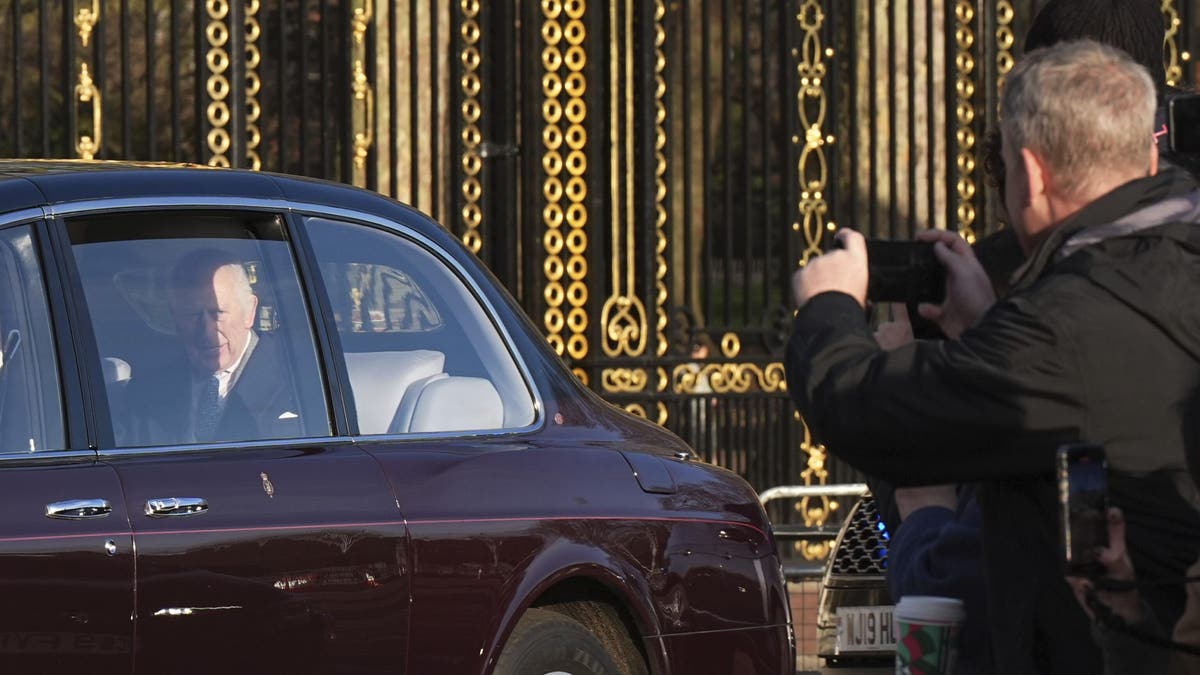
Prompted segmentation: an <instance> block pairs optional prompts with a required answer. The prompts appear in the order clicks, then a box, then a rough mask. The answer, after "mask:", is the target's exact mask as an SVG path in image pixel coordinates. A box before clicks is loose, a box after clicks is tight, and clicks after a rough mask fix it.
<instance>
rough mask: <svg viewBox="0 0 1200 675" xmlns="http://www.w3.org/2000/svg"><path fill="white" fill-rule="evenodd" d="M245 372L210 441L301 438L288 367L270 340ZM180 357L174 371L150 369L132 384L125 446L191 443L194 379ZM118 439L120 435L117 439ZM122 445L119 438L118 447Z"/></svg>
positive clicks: (265, 339)
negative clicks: (128, 427) (130, 413)
mask: <svg viewBox="0 0 1200 675" xmlns="http://www.w3.org/2000/svg"><path fill="white" fill-rule="evenodd" d="M247 359H248V360H247V361H246V365H245V368H243V369H242V372H241V375H240V376H239V377H238V379H237V381H236V382H235V383H234V385H233V388H232V389H230V391H229V395H228V396H227V397H226V399H225V406H224V410H223V411H222V413H221V418H220V421H219V422H218V423H217V429H216V432H215V434H214V436H215V438H214V439H213V440H214V441H251V440H265V439H275V438H296V437H299V436H302V435H303V427H302V425H301V422H302V418H301V417H300V412H301V411H300V409H299V408H298V407H297V398H296V396H295V394H294V392H293V390H292V387H291V378H290V377H288V376H287V373H288V372H289V369H288V366H287V364H286V363H285V361H284V355H283V353H282V352H281V350H280V345H279V343H278V341H277V340H276V339H275V337H274V336H272V335H263V336H261V337H260V338H259V339H258V342H257V344H256V345H255V347H254V349H253V351H251V352H250V353H249V355H248V356H247ZM186 363H187V361H186V359H185V358H184V357H183V356H182V355H180V356H179V357H178V358H177V359H176V360H175V361H174V367H164V368H152V369H148V370H149V372H148V373H147V374H146V375H145V376H144V377H139V376H138V374H137V373H135V374H134V377H133V379H132V381H131V382H130V401H131V408H132V417H133V423H132V425H131V434H130V438H129V439H128V441H130V442H127V443H125V444H133V445H176V444H184V443H194V442H195V439H194V438H192V437H191V436H190V431H189V430H190V429H191V428H192V423H191V414H192V408H193V404H192V380H191V378H192V375H191V372H190V370H189V369H188V368H187V366H186ZM118 436H120V434H118ZM121 440H122V439H121V438H119V437H118V441H119V442H120V441H121Z"/></svg>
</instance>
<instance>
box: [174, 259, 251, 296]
mask: <svg viewBox="0 0 1200 675" xmlns="http://www.w3.org/2000/svg"><path fill="white" fill-rule="evenodd" d="M222 269H228V270H230V271H231V272H233V275H234V280H233V285H234V291H235V293H236V294H237V300H238V303H239V304H240V305H241V306H242V309H244V310H246V311H247V312H249V311H250V310H251V309H252V308H253V307H254V289H253V288H252V287H251V286H250V275H249V274H247V273H246V267H245V265H243V264H242V262H241V260H239V259H238V258H236V257H235V256H234V255H233V254H231V253H229V252H227V251H222V250H219V249H212V248H206V249H199V250H197V251H192V252H191V253H190V254H188V255H187V256H185V257H184V258H183V259H182V260H180V262H179V264H178V265H177V266H176V267H175V269H174V270H172V272H171V286H172V288H174V289H176V290H186V289H191V288H197V287H203V286H206V285H209V284H211V283H212V280H213V277H214V276H215V275H216V273H217V272H218V271H220V270H222Z"/></svg>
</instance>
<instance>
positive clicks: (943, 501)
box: [895, 485, 958, 520]
mask: <svg viewBox="0 0 1200 675" xmlns="http://www.w3.org/2000/svg"><path fill="white" fill-rule="evenodd" d="M895 495H896V509H897V510H898V511H900V519H901V520H904V519H905V518H907V517H908V514H910V513H912V512H913V511H916V510H917V509H923V508H925V507H926V506H941V507H944V508H947V509H950V510H951V511H953V510H954V509H955V508H957V506H958V489H957V488H956V487H955V486H953V485H928V486H925V487H907V488H896V491H895Z"/></svg>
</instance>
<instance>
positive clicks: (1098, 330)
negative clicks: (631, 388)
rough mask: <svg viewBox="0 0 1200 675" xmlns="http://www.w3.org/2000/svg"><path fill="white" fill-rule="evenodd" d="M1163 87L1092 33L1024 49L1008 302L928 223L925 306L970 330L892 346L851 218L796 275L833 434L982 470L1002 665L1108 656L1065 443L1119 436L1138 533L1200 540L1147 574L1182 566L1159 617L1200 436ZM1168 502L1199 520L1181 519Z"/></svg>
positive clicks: (1008, 154)
mask: <svg viewBox="0 0 1200 675" xmlns="http://www.w3.org/2000/svg"><path fill="white" fill-rule="evenodd" d="M1155 103H1156V102H1155V90H1154V83H1153V82H1152V80H1151V78H1150V76H1149V75H1148V73H1147V72H1146V71H1145V69H1144V68H1142V67H1141V66H1139V65H1137V64H1136V63H1135V62H1134V61H1133V60H1132V59H1130V58H1129V57H1128V56H1127V55H1126V54H1124V53H1123V52H1119V51H1117V50H1114V49H1112V48H1108V47H1104V46H1101V45H1099V44H1097V43H1094V42H1089V41H1082V42H1073V43H1066V44H1062V45H1059V46H1056V47H1053V48H1049V49H1045V50H1039V51H1035V52H1032V53H1030V54H1028V55H1026V56H1025V57H1024V58H1023V59H1022V60H1021V62H1019V63H1018V65H1017V66H1016V68H1014V70H1013V71H1012V73H1011V74H1010V75H1009V77H1008V79H1007V81H1006V84H1005V90H1004V94H1003V99H1002V104H1001V128H1002V135H1003V155H1004V160H1005V166H1006V176H1005V178H1006V185H1007V190H1006V207H1007V212H1008V215H1009V217H1010V219H1011V225H1012V227H1013V228H1014V232H1015V233H1016V235H1017V238H1018V241H1019V243H1020V245H1021V247H1022V249H1023V250H1024V251H1025V252H1026V254H1027V255H1028V258H1029V260H1028V262H1027V263H1026V265H1025V267H1024V268H1023V270H1022V272H1021V273H1020V275H1019V276H1018V278H1017V280H1016V281H1015V283H1014V285H1013V288H1012V290H1011V293H1010V294H1009V295H1008V296H1007V297H1006V298H1005V299H1003V300H1002V301H1000V302H996V299H995V296H994V294H993V291H992V287H991V284H990V283H989V281H988V278H987V275H986V274H985V273H984V271H983V269H982V268H981V267H980V265H979V263H978V262H977V261H976V259H975V258H974V255H973V254H972V252H971V249H970V247H969V246H967V244H966V242H964V241H962V239H961V238H959V237H958V236H957V235H955V234H952V233H947V232H938V231H932V232H927V233H924V236H925V238H926V239H927V240H928V241H934V242H936V252H937V255H938V258H939V259H940V260H941V262H942V263H943V265H944V266H945V267H946V268H947V280H948V281H947V299H946V301H945V303H944V304H943V305H941V306H938V307H930V308H928V309H927V312H926V313H927V316H928V317H929V318H934V319H936V320H938V321H939V323H940V325H941V327H942V329H943V331H944V332H945V333H946V334H947V335H948V336H950V337H952V338H956V339H954V340H951V341H940V342H927V341H917V342H914V343H911V344H909V345H905V346H903V347H900V348H897V349H895V350H893V351H890V352H885V351H883V350H882V349H881V348H880V347H879V346H878V344H877V343H876V342H875V340H874V339H873V337H872V334H871V331H870V328H869V325H868V323H867V320H866V316H865V313H864V311H863V308H864V305H865V300H866V298H865V296H866V288H867V260H866V248H865V245H864V241H863V238H862V237H861V236H860V235H858V234H857V233H854V232H851V231H849V230H843V231H841V232H839V233H838V235H837V237H838V240H839V242H840V243H841V244H842V249H841V250H836V251H833V252H831V253H828V254H826V255H824V256H821V257H820V258H817V259H816V260H814V261H812V262H810V263H809V264H808V266H807V267H806V268H805V269H803V270H801V271H800V272H798V273H797V274H796V275H795V278H794V280H793V291H794V296H795V300H796V303H797V307H798V313H797V316H796V319H795V324H794V327H793V335H792V340H791V343H790V344H789V347H788V355H787V364H788V365H787V368H788V390H789V392H790V393H791V395H792V397H793V399H794V400H795V402H796V404H797V406H798V408H799V409H800V411H801V412H802V413H803V414H804V415H805V418H806V420H807V421H808V423H809V424H810V426H811V427H812V430H813V432H814V435H815V436H816V437H817V439H818V440H820V441H822V442H824V443H825V444H826V445H827V446H828V448H829V449H830V451H831V452H832V453H834V454H836V455H838V456H840V457H842V458H843V459H845V460H847V461H849V462H850V463H851V464H853V465H854V466H856V467H858V468H859V469H861V470H863V471H864V472H866V473H869V474H873V475H878V476H880V477H882V478H884V479H886V480H889V481H892V482H895V483H897V484H901V485H904V484H908V485H915V484H933V483H947V482H962V481H979V482H980V486H979V494H980V503H981V507H982V512H983V531H984V551H985V574H986V580H987V585H988V605H989V615H990V616H989V625H990V632H991V642H992V645H993V650H992V651H993V658H994V662H995V668H996V671H997V672H1003V673H1038V672H1053V673H1076V672H1078V673H1096V672H1100V670H1101V659H1100V655H1099V652H1098V650H1097V648H1096V646H1095V644H1094V643H1093V641H1092V639H1091V635H1090V626H1089V622H1088V619H1087V617H1086V616H1085V615H1084V613H1083V611H1082V610H1081V609H1080V607H1079V606H1078V604H1077V603H1076V601H1075V598H1074V597H1073V594H1072V591H1071V589H1070V587H1069V586H1068V585H1067V584H1066V582H1065V580H1064V578H1063V574H1062V562H1061V560H1060V555H1059V547H1058V546H1057V518H1056V514H1057V498H1056V491H1055V485H1054V482H1053V479H1052V473H1053V468H1054V455H1055V451H1056V449H1057V448H1058V447H1059V446H1060V445H1061V444H1064V443H1069V442H1075V441H1080V440H1087V441H1092V442H1097V443H1101V444H1104V445H1105V446H1106V447H1107V450H1108V455H1109V461H1110V467H1111V468H1112V472H1111V476H1110V487H1111V498H1112V501H1113V503H1114V504H1115V505H1117V506H1119V507H1121V508H1122V509H1123V510H1124V512H1125V513H1126V515H1127V517H1128V520H1129V530H1130V532H1131V534H1132V532H1133V531H1134V530H1135V529H1140V530H1142V531H1143V532H1145V531H1153V530H1155V528H1174V530H1173V531H1174V532H1175V533H1176V534H1177V536H1176V537H1175V538H1174V539H1175V540H1176V541H1177V542H1178V543H1179V544H1180V545H1185V546H1190V547H1191V548H1190V551H1191V553H1190V556H1191V557H1190V559H1186V558H1187V557H1188V556H1187V555H1181V560H1180V561H1179V562H1180V565H1179V566H1177V567H1178V569H1166V568H1163V569H1157V570H1154V569H1150V568H1149V567H1146V568H1145V570H1144V569H1143V566H1142V565H1140V564H1139V565H1138V571H1139V575H1140V576H1141V578H1143V579H1145V580H1148V581H1155V580H1163V579H1175V584H1176V585H1175V586H1174V587H1172V588H1170V589H1169V590H1170V592H1169V594H1167V595H1164V596H1162V597H1161V598H1160V599H1159V600H1158V601H1157V602H1158V603H1159V605H1160V606H1159V607H1154V608H1153V609H1154V610H1155V611H1156V612H1158V613H1159V615H1160V616H1165V615H1167V614H1169V613H1170V612H1172V611H1174V612H1175V614H1176V615H1177V614H1178V611H1179V608H1180V607H1181V606H1182V598H1183V591H1182V588H1181V586H1180V585H1179V584H1178V580H1177V577H1178V576H1182V574H1181V573H1182V570H1183V568H1185V567H1186V566H1187V565H1188V564H1190V563H1191V562H1192V561H1194V560H1195V550H1196V547H1197V546H1200V525H1198V524H1197V522H1195V521H1196V518H1195V512H1194V511H1193V510H1191V509H1190V506H1189V505H1188V504H1187V503H1186V500H1185V497H1184V496H1182V495H1181V494H1180V490H1179V489H1177V486H1178V485H1181V484H1182V481H1186V482H1187V483H1188V484H1189V485H1190V481H1188V480H1187V478H1186V474H1185V473H1184V472H1185V471H1186V466H1187V457H1188V455H1189V454H1196V453H1200V446H1197V441H1196V439H1195V438H1193V437H1192V436H1191V435H1190V434H1189V433H1188V427H1187V425H1185V423H1184V421H1185V416H1186V415H1187V414H1188V411H1189V410H1190V406H1191V405H1192V402H1193V401H1194V400H1196V396H1197V394H1198V393H1200V389H1198V388H1200V330H1197V327H1198V326H1200V304H1197V303H1196V302H1195V300H1194V299H1195V298H1196V297H1200V275H1198V274H1196V272H1195V270H1198V269H1200V229H1198V228H1196V227H1195V223H1196V222H1197V221H1198V220H1200V191H1197V187H1196V184H1195V183H1194V182H1193V181H1192V179H1191V177H1190V176H1188V175H1186V174H1184V173H1182V172H1178V171H1176V170H1167V171H1163V172H1159V171H1158V168H1159V167H1158V151H1157V148H1156V146H1155V142H1154V137H1153V132H1154V117H1155ZM1181 477H1182V479H1181ZM1164 510H1166V511H1170V512H1173V513H1182V514H1190V516H1191V518H1190V520H1189V519H1187V518H1185V519H1184V520H1186V521H1187V522H1182V521H1181V522H1178V523H1163V522H1161V518H1157V517H1156V514H1159V513H1162V512H1163V511H1164ZM1138 539H1139V538H1138V537H1131V541H1136V540H1138ZM1131 553H1132V554H1134V562H1135V564H1138V561H1137V557H1138V555H1139V553H1141V554H1145V553H1149V552H1148V551H1144V550H1143V551H1140V552H1139V551H1138V550H1137V548H1136V547H1135V548H1132V549H1131ZM1185 553H1186V552H1185ZM1143 572H1144V573H1143ZM1177 572H1178V573H1179V574H1176V573H1177Z"/></svg>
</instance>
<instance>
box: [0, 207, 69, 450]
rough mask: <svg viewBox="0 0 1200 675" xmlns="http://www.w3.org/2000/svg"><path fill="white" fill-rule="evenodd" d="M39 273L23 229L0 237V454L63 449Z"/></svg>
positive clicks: (55, 374) (51, 342)
mask: <svg viewBox="0 0 1200 675" xmlns="http://www.w3.org/2000/svg"><path fill="white" fill-rule="evenodd" d="M61 400H62V396H61V393H60V390H59V380H58V367H57V365H56V356H55V351H54V340H53V337H52V334H51V330H50V321H49V307H48V305H47V303H46V295H45V290H44V283H43V279H42V274H41V269H40V267H39V265H38V262H37V259H36V257H35V255H34V251H33V242H32V238H31V234H30V231H29V228H28V227H24V226H22V227H17V228H12V229H8V230H4V231H2V232H0V453H26V452H39V451H44V450H60V449H62V448H64V447H65V446H66V433H65V429H64V427H63V417H62V404H61Z"/></svg>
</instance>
